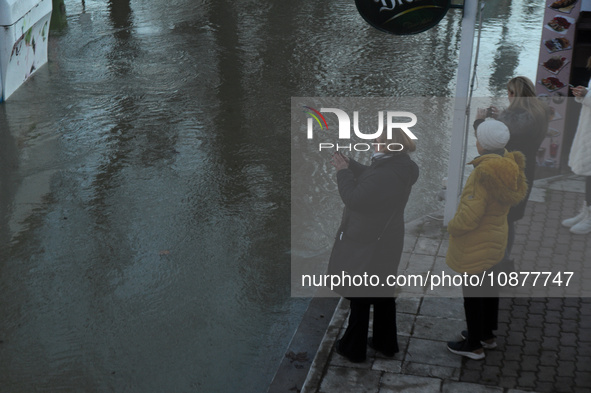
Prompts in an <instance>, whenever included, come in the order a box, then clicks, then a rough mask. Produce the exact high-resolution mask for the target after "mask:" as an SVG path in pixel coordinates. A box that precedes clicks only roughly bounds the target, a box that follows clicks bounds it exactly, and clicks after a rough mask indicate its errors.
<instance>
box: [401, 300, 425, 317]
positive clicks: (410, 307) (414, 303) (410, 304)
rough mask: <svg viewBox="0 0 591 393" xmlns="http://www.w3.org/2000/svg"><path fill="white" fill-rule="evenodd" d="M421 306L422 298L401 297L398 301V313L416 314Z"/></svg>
mask: <svg viewBox="0 0 591 393" xmlns="http://www.w3.org/2000/svg"><path fill="white" fill-rule="evenodd" d="M420 305H421V298H420V297H401V298H398V299H396V311H398V312H399V313H400V312H403V313H407V314H416V313H417V311H418V310H419V306H420Z"/></svg>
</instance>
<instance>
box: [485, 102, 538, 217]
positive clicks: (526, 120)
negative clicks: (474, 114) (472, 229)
mask: <svg viewBox="0 0 591 393" xmlns="http://www.w3.org/2000/svg"><path fill="white" fill-rule="evenodd" d="M497 120H499V121H501V122H503V123H504V124H505V125H506V126H507V128H509V133H510V134H511V137H510V138H509V142H508V143H507V145H506V146H505V148H506V149H507V151H509V152H512V151H520V152H522V153H523V155H525V177H526V179H527V195H526V196H525V198H524V199H523V200H522V201H521V202H520V203H519V204H518V205H517V206H514V207H512V208H511V210H509V214H508V216H507V220H509V221H517V220H520V219H522V218H523V215H524V214H525V206H526V204H527V200H528V198H529V194H530V193H531V188H532V185H533V184H534V178H535V171H536V154H537V152H538V149H539V148H540V145H541V144H542V142H543V141H544V138H545V137H546V134H547V132H548V118H546V119H535V118H534V116H533V115H532V114H530V113H529V112H527V111H526V110H512V109H507V110H505V111H503V112H501V114H499V116H498V117H497ZM480 123H482V120H476V121H475V122H474V129H476V128H477V127H478V125H480Z"/></svg>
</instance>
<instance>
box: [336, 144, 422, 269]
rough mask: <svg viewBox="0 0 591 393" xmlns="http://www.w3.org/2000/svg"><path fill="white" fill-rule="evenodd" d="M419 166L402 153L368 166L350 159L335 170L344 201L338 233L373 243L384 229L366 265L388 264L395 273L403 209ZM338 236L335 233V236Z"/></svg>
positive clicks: (399, 253) (378, 160) (398, 259)
mask: <svg viewBox="0 0 591 393" xmlns="http://www.w3.org/2000/svg"><path fill="white" fill-rule="evenodd" d="M418 176H419V168H418V166H417V164H416V163H415V162H414V161H412V160H411V159H410V157H409V156H408V154H406V153H397V154H394V155H387V156H383V157H382V158H378V159H375V160H373V162H372V164H371V165H370V166H366V165H362V164H360V163H358V162H356V161H354V160H352V159H351V160H350V161H349V168H348V169H343V170H340V171H339V172H337V184H338V188H339V194H340V196H341V199H342V200H343V202H344V204H345V209H344V212H343V219H342V221H341V225H340V227H339V231H338V233H339V234H340V233H341V232H342V233H343V234H344V236H345V237H346V238H347V239H350V240H352V241H355V242H359V243H370V242H373V241H374V240H375V239H376V238H377V237H378V236H379V235H380V233H381V232H382V230H383V229H384V228H385V226H386V223H387V222H388V220H389V219H390V217H392V220H391V221H390V223H389V224H388V227H387V228H386V230H385V232H384V234H383V236H382V240H381V241H380V242H379V243H378V245H377V248H376V249H375V252H374V254H373V258H372V259H371V261H370V263H369V266H374V267H375V266H378V265H379V266H380V268H379V269H378V270H380V271H383V269H382V268H381V266H388V269H387V270H388V271H389V272H390V274H396V271H397V268H398V264H399V263H400V257H401V254H402V248H403V245H404V208H405V207H406V203H407V201H408V197H409V194H410V191H411V187H412V185H413V184H414V183H415V182H416V181H417V179H418ZM337 236H339V235H337Z"/></svg>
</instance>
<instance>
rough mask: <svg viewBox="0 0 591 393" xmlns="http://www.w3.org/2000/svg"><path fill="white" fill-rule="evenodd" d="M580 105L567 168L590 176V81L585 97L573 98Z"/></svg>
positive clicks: (578, 173)
mask: <svg viewBox="0 0 591 393" xmlns="http://www.w3.org/2000/svg"><path fill="white" fill-rule="evenodd" d="M575 101H577V102H579V103H582V104H583V106H582V107H581V115H580V117H579V125H578V126H577V132H576V134H575V139H574V140H573V144H572V147H571V149H570V155H569V157H568V166H570V167H571V169H572V171H573V172H574V173H575V174H577V175H582V176H591V81H589V86H588V87H587V94H586V95H585V97H575Z"/></svg>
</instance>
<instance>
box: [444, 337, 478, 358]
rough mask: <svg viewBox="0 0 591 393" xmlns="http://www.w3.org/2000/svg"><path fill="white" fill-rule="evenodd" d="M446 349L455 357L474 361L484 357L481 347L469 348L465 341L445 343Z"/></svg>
mask: <svg viewBox="0 0 591 393" xmlns="http://www.w3.org/2000/svg"><path fill="white" fill-rule="evenodd" d="M447 349H449V351H450V352H452V353H455V354H456V355H462V356H466V357H468V358H470V359H474V360H481V359H484V357H485V356H486V355H485V354H484V349H483V348H482V347H478V348H471V347H470V345H469V344H468V341H467V340H464V341H450V342H448V343H447Z"/></svg>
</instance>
